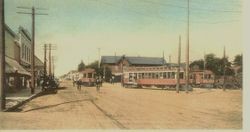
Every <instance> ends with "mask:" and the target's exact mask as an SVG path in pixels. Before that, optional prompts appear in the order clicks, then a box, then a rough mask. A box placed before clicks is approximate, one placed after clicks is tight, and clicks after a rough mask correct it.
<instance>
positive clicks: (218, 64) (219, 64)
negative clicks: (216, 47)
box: [190, 53, 234, 75]
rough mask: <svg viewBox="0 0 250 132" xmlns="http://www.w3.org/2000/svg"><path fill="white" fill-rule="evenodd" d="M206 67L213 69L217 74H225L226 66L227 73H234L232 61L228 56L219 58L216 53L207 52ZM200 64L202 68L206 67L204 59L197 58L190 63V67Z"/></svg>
mask: <svg viewBox="0 0 250 132" xmlns="http://www.w3.org/2000/svg"><path fill="white" fill-rule="evenodd" d="M205 62H206V64H205V65H206V69H207V70H211V71H212V72H213V73H215V75H223V74H224V67H225V73H226V75H233V74H234V71H233V70H232V69H231V63H230V62H229V61H228V58H218V57H216V56H215V54H212V53H211V54H207V55H206V57H205ZM194 65H198V66H199V68H200V69H203V68H204V60H196V61H194V62H193V63H191V64H190V67H193V66H194Z"/></svg>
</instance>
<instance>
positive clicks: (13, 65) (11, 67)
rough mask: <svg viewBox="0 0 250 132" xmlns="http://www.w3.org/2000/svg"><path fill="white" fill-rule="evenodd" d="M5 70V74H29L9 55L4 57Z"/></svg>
mask: <svg viewBox="0 0 250 132" xmlns="http://www.w3.org/2000/svg"><path fill="white" fill-rule="evenodd" d="M5 72H6V73H7V74H22V75H26V76H31V74H30V73H29V72H28V71H26V70H25V69H24V68H23V67H22V66H21V65H20V64H19V63H18V62H17V61H15V60H13V59H11V58H9V57H5Z"/></svg>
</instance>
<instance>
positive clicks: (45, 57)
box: [42, 44, 47, 89]
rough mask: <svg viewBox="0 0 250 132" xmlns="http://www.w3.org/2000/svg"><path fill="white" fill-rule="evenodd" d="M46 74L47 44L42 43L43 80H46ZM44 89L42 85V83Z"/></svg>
mask: <svg viewBox="0 0 250 132" xmlns="http://www.w3.org/2000/svg"><path fill="white" fill-rule="evenodd" d="M46 76H47V44H44V71H43V82H45V81H46ZM42 87H43V89H44V85H42Z"/></svg>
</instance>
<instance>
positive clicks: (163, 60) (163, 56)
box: [162, 51, 165, 66]
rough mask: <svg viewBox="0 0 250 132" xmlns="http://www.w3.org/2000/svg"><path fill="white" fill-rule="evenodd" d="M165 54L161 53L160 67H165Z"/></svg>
mask: <svg viewBox="0 0 250 132" xmlns="http://www.w3.org/2000/svg"><path fill="white" fill-rule="evenodd" d="M164 62H165V53H164V51H162V65H163V66H164V65H165V63H164Z"/></svg>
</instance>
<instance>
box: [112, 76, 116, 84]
mask: <svg viewBox="0 0 250 132" xmlns="http://www.w3.org/2000/svg"><path fill="white" fill-rule="evenodd" d="M111 80H112V81H111V82H112V84H114V80H115V77H114V76H112V79H111Z"/></svg>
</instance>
